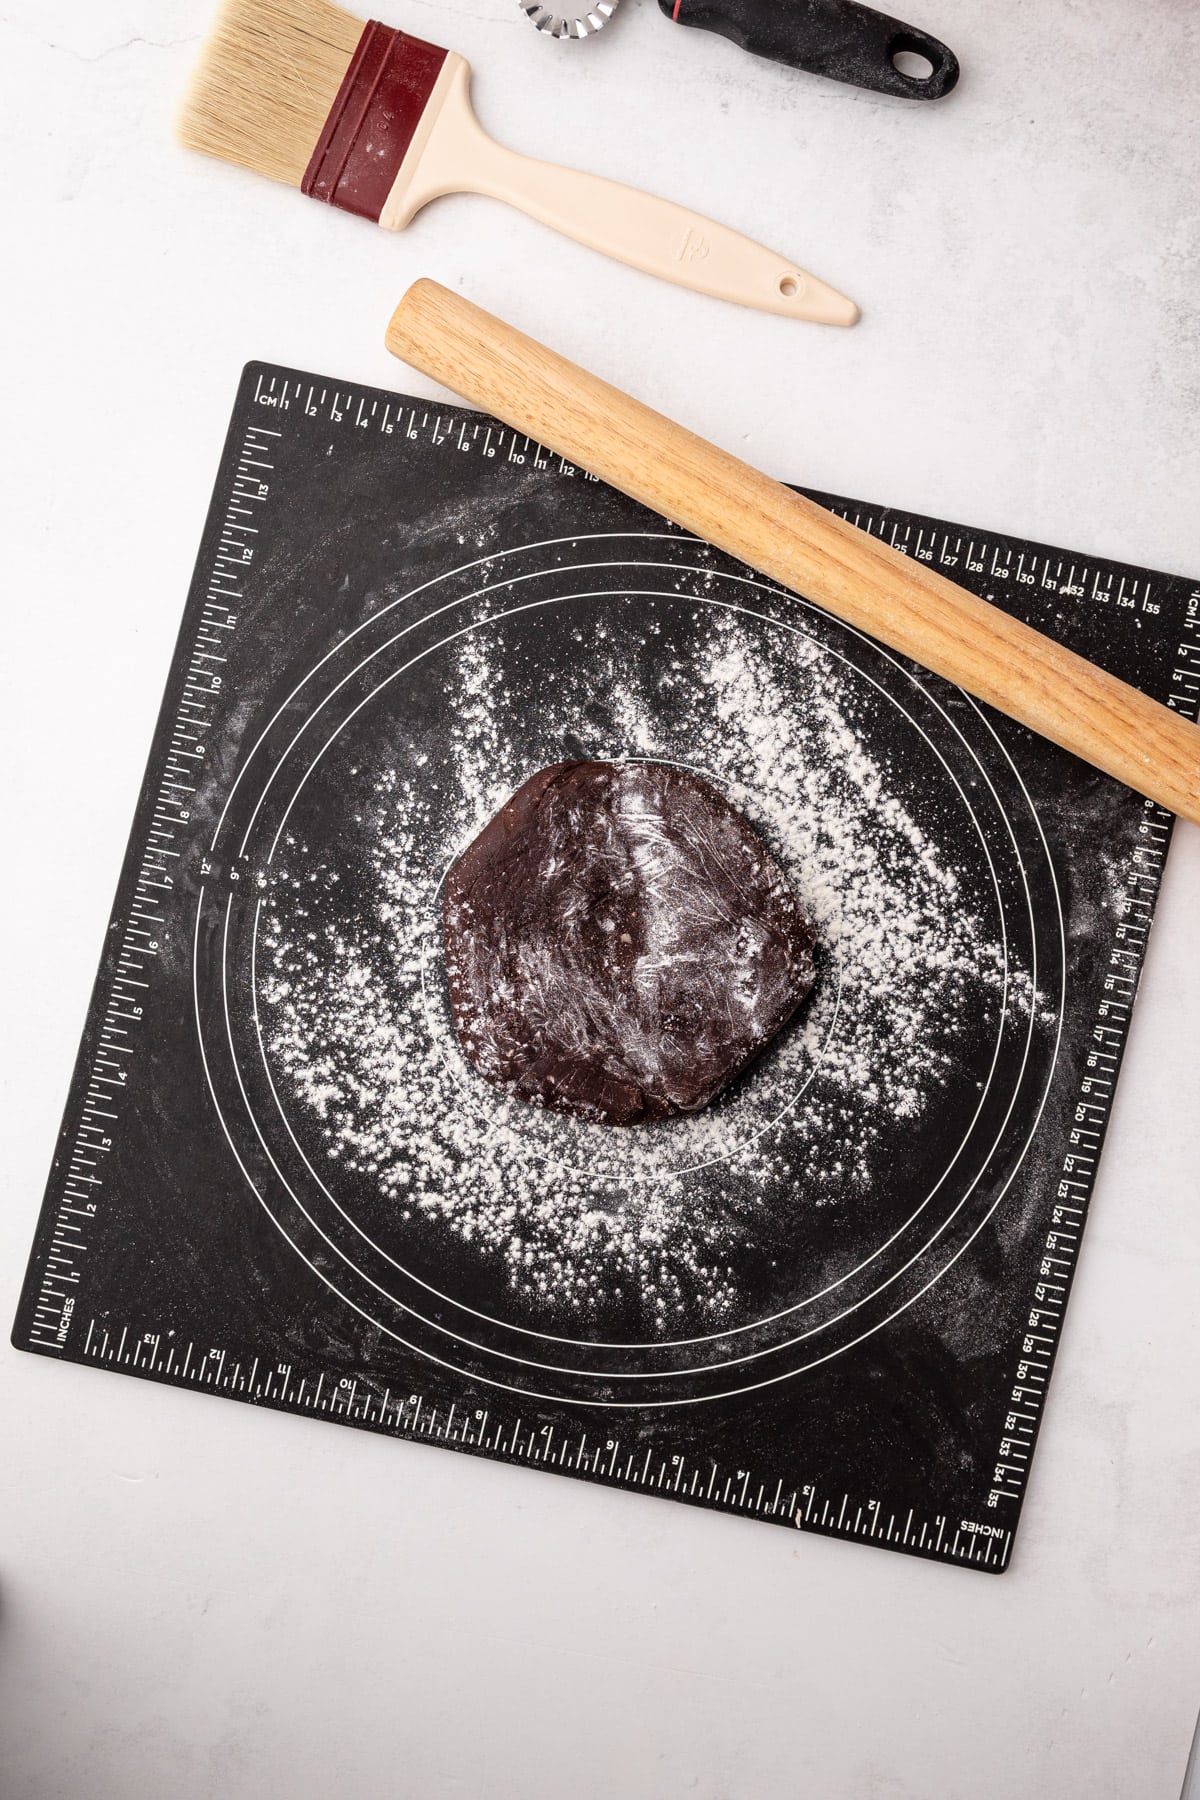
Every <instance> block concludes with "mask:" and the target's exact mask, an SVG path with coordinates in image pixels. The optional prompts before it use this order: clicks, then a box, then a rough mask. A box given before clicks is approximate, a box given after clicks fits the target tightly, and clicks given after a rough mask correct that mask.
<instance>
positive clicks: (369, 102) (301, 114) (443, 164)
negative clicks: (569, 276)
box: [179, 0, 858, 325]
mask: <svg viewBox="0 0 1200 1800" xmlns="http://www.w3.org/2000/svg"><path fill="white" fill-rule="evenodd" d="M470 74H471V72H470V68H469V67H468V65H467V63H466V61H465V60H464V58H463V57H461V56H459V55H458V54H457V53H456V52H455V51H453V50H443V49H440V48H439V47H438V45H436V44H429V43H426V42H425V41H424V39H422V38H415V37H409V36H408V35H407V33H405V32H403V31H395V30H392V29H391V28H390V27H389V26H387V25H380V24H379V23H377V22H375V21H372V22H371V23H369V24H366V25H364V24H363V23H362V21H361V20H359V19H355V18H354V17H352V15H351V14H350V13H347V12H343V11H342V10H341V8H340V7H337V6H331V5H329V4H328V0H226V3H225V5H224V6H223V7H222V8H221V10H220V12H219V13H218V15H217V18H216V21H215V23H214V26H213V30H212V32H211V34H210V36H209V39H208V41H207V43H206V46H205V49H204V51H203V52H202V54H201V58H200V61H199V64H198V65H197V68H196V71H195V74H194V76H193V78H192V82H191V85H190V87H189V89H188V92H187V95H186V96H185V99H184V104H183V110H182V114H181V118H180V122H179V134H180V137H181V138H182V140H183V142H184V143H185V144H186V145H187V146H188V148H189V149H192V150H202V151H204V152H206V153H207V154H208V155H210V156H219V157H222V158H223V159H224V160H225V161H227V162H235V163H241V164H243V165H244V166H245V167H247V168H251V169H255V170H257V171H258V172H259V173H260V174H262V175H270V176H273V177H274V179H275V180H276V181H285V182H287V183H288V184H289V185H290V186H292V187H298V188H299V189H300V190H301V192H302V193H305V194H309V195H311V196H312V198H313V199H314V200H325V201H327V202H328V203H329V204H330V205H331V206H340V207H342V208H344V209H345V211H347V212H352V213H358V214H360V215H361V216H362V217H363V218H367V219H372V220H374V221H375V223H376V224H379V225H384V226H387V227H388V228H389V229H391V230H400V229H402V228H403V227H404V226H405V225H407V224H408V222H409V220H410V219H411V218H412V217H413V215H414V214H415V213H416V212H417V211H418V210H419V209H420V208H421V207H422V206H424V205H426V204H427V202H428V201H430V200H436V199H437V198H438V197H439V196H440V195H442V194H450V193H473V194H488V195H490V196H491V197H492V198H493V199H496V200H506V201H507V202H508V203H509V205H510V206H516V207H519V208H520V209H521V210H522V211H523V212H527V213H529V214H530V215H531V216H532V217H533V218H535V219H540V220H541V221H542V223H543V224H545V225H551V226H553V227H554V228H555V230H557V231H561V232H565V233H566V235H567V236H568V237H572V238H575V239H577V240H578V242H580V243H582V244H588V245H590V246H591V247H592V249H594V250H602V251H604V252H606V253H607V254H608V255H609V256H615V257H616V258H617V259H618V260H619V261H621V262H626V263H631V264H632V265H633V267H634V268H635V269H644V270H645V271H646V273H647V274H650V275H661V276H662V277H663V278H664V279H665V280H667V281H673V282H675V283H676V285H677V286H679V287H685V288H692V289H694V290H696V291H697V292H698V293H701V294H713V295H715V296H716V297H717V298H719V299H722V300H733V301H737V302H738V303H739V304H741V305H742V306H753V307H757V308H759V309H760V310H761V311H763V312H771V313H782V314H784V315H785V316H786V317H788V318H792V319H812V320H815V321H817V322H819V323H821V324H826V325H853V324H854V322H855V320H856V319H857V318H858V308H857V307H856V306H855V304H854V302H853V301H852V300H847V298H846V297H845V295H844V294H839V293H838V292H837V291H836V289H834V288H831V287H828V286H827V285H826V284H825V283H824V282H823V281H818V280H817V278H816V276H815V275H810V274H808V273H807V272H806V271H805V270H804V269H800V268H797V266H796V264H795V263H793V262H789V261H788V260H787V259H786V258H785V257H782V256H778V255H777V254H776V253H775V252H774V251H772V250H767V249H764V248H763V246H762V245H761V244H756V243H753V242H752V241H751V239H749V238H746V237H742V236H741V235H740V234H739V233H738V232H736V231H731V230H729V229H728V227H727V226H724V225H718V224H716V223H714V222H713V221H712V220H711V219H706V218H703V217H702V216H701V215H700V214H699V213H694V212H689V211H688V209H687V208H686V207H683V206H676V205H675V204H674V203H673V202H672V201H670V200H659V199H656V198H655V197H654V196H653V195H651V194H644V193H641V192H639V191H638V190H637V189H636V188H628V187H623V186H621V185H620V184H619V183H618V182H615V181H606V180H604V179H602V178H601V177H600V176H597V175H585V174H582V173H580V172H579V171H577V170H574V169H563V168H558V167H556V166H555V165H554V164H552V163H545V162H538V161H536V160H534V158H532V157H528V156H520V155H518V154H517V153H516V152H515V151H512V150H508V149H505V148H504V147H503V146H502V145H500V144H497V143H495V142H494V141H493V140H492V139H491V138H490V137H488V136H487V134H486V133H485V132H484V131H483V130H482V128H481V127H480V125H479V124H478V122H477V121H476V118H475V115H474V113H473V112H472V110H471V101H470V93H469V83H470Z"/></svg>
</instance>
